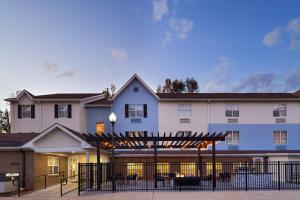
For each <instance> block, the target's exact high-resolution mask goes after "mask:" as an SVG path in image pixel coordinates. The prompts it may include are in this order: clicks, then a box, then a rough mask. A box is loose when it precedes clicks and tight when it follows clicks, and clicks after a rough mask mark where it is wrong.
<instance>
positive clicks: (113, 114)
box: [108, 112, 117, 123]
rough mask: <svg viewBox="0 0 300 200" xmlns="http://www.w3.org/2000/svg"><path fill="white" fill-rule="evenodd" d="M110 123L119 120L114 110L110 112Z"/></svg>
mask: <svg viewBox="0 0 300 200" xmlns="http://www.w3.org/2000/svg"><path fill="white" fill-rule="evenodd" d="M108 119H109V121H110V123H115V122H116V121H117V116H116V114H115V113H114V112H112V113H110V115H109V117H108Z"/></svg>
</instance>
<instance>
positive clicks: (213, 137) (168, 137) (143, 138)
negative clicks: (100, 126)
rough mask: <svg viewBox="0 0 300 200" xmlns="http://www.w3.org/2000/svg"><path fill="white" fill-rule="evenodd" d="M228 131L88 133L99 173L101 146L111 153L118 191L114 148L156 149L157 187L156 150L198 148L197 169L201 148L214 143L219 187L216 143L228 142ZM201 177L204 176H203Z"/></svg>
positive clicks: (213, 156) (200, 160) (214, 157)
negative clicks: (94, 147)
mask: <svg viewBox="0 0 300 200" xmlns="http://www.w3.org/2000/svg"><path fill="white" fill-rule="evenodd" d="M226 136H227V133H222V132H221V133H216V132H214V133H210V132H208V133H197V132H196V133H189V134H187V135H186V134H184V133H181V134H174V135H173V134H172V133H169V134H166V133H163V134H160V133H157V134H155V135H154V134H153V133H151V135H147V134H141V133H139V132H136V133H134V134H131V135H129V134H122V133H119V134H116V133H103V134H89V135H88V138H87V139H88V141H89V142H93V143H96V146H97V167H98V172H100V171H101V164H100V149H105V150H107V151H109V152H111V154H112V157H111V164H112V166H113V167H112V174H113V180H112V182H113V188H112V191H115V180H114V179H115V178H114V177H115V172H114V171H115V170H114V168H115V167H114V166H115V150H121V149H149V150H151V149H152V150H153V154H154V157H153V158H154V166H155V188H157V180H156V177H157V150H158V149H172V148H173V149H179V148H180V149H198V170H200V166H201V164H202V156H201V148H207V146H208V145H212V151H211V152H212V176H213V177H212V181H213V188H215V187H216V142H218V141H225V138H226ZM200 176H201V175H200ZM100 180H101V174H100V173H97V183H100ZM97 190H100V184H97Z"/></svg>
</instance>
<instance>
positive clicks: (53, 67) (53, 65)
mask: <svg viewBox="0 0 300 200" xmlns="http://www.w3.org/2000/svg"><path fill="white" fill-rule="evenodd" d="M57 70H58V66H57V64H56V63H49V62H46V64H45V66H44V71H45V72H46V73H49V72H56V71H57Z"/></svg>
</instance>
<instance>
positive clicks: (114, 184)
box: [111, 149, 116, 192]
mask: <svg viewBox="0 0 300 200" xmlns="http://www.w3.org/2000/svg"><path fill="white" fill-rule="evenodd" d="M111 163H112V192H115V191H116V176H115V149H112V155H111Z"/></svg>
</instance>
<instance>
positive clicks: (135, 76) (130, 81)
mask: <svg viewBox="0 0 300 200" xmlns="http://www.w3.org/2000/svg"><path fill="white" fill-rule="evenodd" d="M134 80H137V81H138V82H140V83H141V84H142V85H143V86H144V87H145V88H146V89H147V90H148V91H149V92H150V93H151V94H152V95H153V96H154V97H155V98H156V99H159V97H158V96H157V95H156V93H155V92H154V91H153V90H152V89H151V88H150V87H149V86H148V85H147V84H146V83H145V82H144V81H143V80H142V79H141V78H140V77H139V76H138V75H137V74H134V75H133V76H132V77H131V78H130V79H129V80H128V81H127V82H126V83H125V84H124V85H123V86H122V87H121V88H120V89H119V90H118V92H117V93H116V94H115V95H114V96H113V97H112V100H115V99H116V98H117V97H118V96H119V95H120V94H121V93H122V92H123V91H124V90H125V89H126V88H127V87H128V86H129V85H130V84H131V83H132V82H133V81H134Z"/></svg>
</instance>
